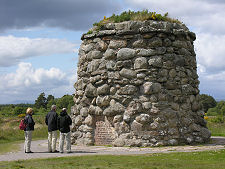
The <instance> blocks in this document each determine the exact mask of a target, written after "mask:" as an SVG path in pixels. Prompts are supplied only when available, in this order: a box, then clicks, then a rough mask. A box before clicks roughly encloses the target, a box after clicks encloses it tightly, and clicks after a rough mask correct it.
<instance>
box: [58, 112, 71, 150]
mask: <svg viewBox="0 0 225 169" xmlns="http://www.w3.org/2000/svg"><path fill="white" fill-rule="evenodd" d="M71 124H72V119H71V117H70V116H69V115H68V114H67V112H66V108H63V109H62V112H60V116H59V117H58V128H59V131H60V138H59V152H60V153H63V147H64V140H65V138H66V151H67V153H71V134H70V125H71Z"/></svg>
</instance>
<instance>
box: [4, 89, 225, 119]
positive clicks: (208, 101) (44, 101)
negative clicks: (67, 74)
mask: <svg viewBox="0 0 225 169" xmlns="http://www.w3.org/2000/svg"><path fill="white" fill-rule="evenodd" d="M200 100H201V103H202V106H203V110H204V112H206V113H207V115H209V116H217V115H222V116H224V115H225V101H219V102H216V100H215V99H214V98H213V97H212V96H210V95H207V94H201V95H200ZM53 104H55V105H56V106H57V108H58V111H60V110H61V109H62V108H67V110H68V113H70V110H71V106H73V105H74V101H73V95H68V94H67V95H64V96H62V97H61V98H55V97H54V96H53V95H48V96H47V97H46V96H45V93H44V92H42V93H41V94H40V95H39V96H38V97H37V99H36V100H35V102H34V104H7V105H0V115H4V116H17V115H20V114H24V113H25V112H26V109H27V108H28V107H31V108H33V110H34V113H35V114H45V113H47V112H48V111H50V109H51V106H52V105H53Z"/></svg>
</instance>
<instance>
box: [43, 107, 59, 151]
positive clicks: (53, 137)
mask: <svg viewBox="0 0 225 169" xmlns="http://www.w3.org/2000/svg"><path fill="white" fill-rule="evenodd" d="M57 119H58V114H57V113H56V105H52V107H51V111H50V112H48V114H47V115H46V117H45V123H46V125H47V126H48V152H50V153H56V152H59V151H57V150H56V141H57V130H58V126H57Z"/></svg>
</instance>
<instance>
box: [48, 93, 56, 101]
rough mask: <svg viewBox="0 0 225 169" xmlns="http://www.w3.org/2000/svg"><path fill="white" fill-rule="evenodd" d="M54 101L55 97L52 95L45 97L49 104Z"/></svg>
mask: <svg viewBox="0 0 225 169" xmlns="http://www.w3.org/2000/svg"><path fill="white" fill-rule="evenodd" d="M54 99H55V97H54V96H53V95H51V94H50V95H48V97H47V102H49V101H50V100H54Z"/></svg>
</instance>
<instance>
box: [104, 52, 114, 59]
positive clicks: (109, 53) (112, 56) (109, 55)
mask: <svg viewBox="0 0 225 169" xmlns="http://www.w3.org/2000/svg"><path fill="white" fill-rule="evenodd" d="M104 57H105V59H107V60H112V59H115V58H116V52H115V50H113V49H107V50H106V52H105V53H104Z"/></svg>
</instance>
